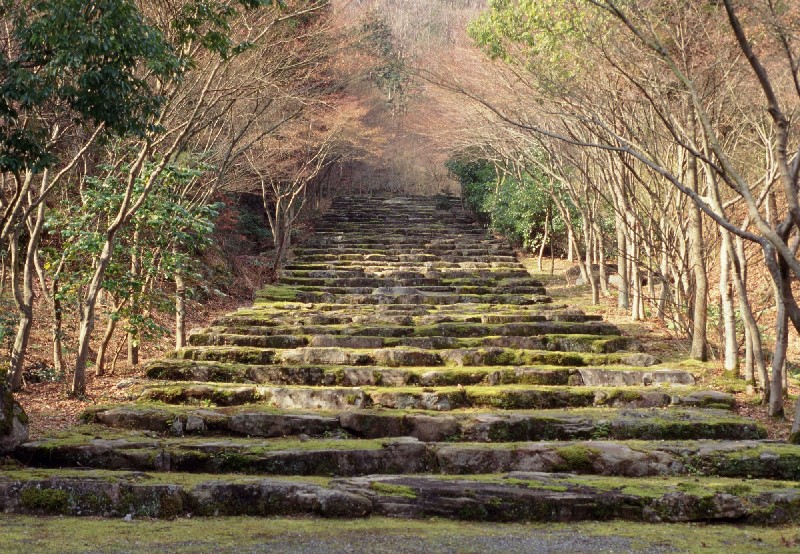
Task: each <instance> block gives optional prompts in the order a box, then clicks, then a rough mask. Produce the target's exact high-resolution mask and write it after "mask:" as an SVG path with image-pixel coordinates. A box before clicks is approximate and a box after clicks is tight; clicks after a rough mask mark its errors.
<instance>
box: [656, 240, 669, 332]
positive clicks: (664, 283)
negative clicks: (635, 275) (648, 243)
mask: <svg viewBox="0 0 800 554" xmlns="http://www.w3.org/2000/svg"><path fill="white" fill-rule="evenodd" d="M659 270H660V272H661V295H660V296H659V298H658V315H657V317H658V319H660V320H661V321H664V319H666V316H667V299H668V298H669V260H668V257H667V252H666V250H665V251H664V252H663V253H662V254H661V265H660V267H659Z"/></svg>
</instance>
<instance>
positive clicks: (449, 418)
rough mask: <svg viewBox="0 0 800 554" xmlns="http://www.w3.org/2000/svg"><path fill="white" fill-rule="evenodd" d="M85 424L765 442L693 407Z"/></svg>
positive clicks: (478, 437) (749, 428)
mask: <svg viewBox="0 0 800 554" xmlns="http://www.w3.org/2000/svg"><path fill="white" fill-rule="evenodd" d="M84 419H86V420H87V421H92V422H97V423H101V424H103V425H107V426H109V427H115V428H123V429H142V430H147V431H154V432H163V433H166V432H170V433H174V434H177V435H183V434H184V433H186V434H190V435H203V434H208V433H212V434H225V435H245V436H253V437H265V438H271V437H283V436H288V435H300V434H305V435H308V436H312V437H321V436H331V434H335V433H337V432H339V431H343V432H346V433H347V434H349V435H351V436H354V437H359V438H370V439H371V438H388V437H404V436H410V437H415V438H418V439H419V440H422V441H428V442H437V441H445V440H447V441H457V440H461V441H468V442H519V441H523V442H525V441H541V440H583V439H585V440H598V439H616V440H631V439H639V440H684V439H685V440H690V439H721V440H748V439H763V438H766V436H767V434H766V430H765V429H764V428H763V427H761V426H760V425H759V424H757V423H756V422H755V421H753V420H752V419H749V418H743V417H739V416H736V415H733V414H731V413H730V412H728V411H726V410H713V409H703V410H700V409H690V408H666V409H662V408H650V409H644V408H638V409H634V408H630V409H616V408H581V409H573V410H539V411H520V410H513V411H512V410H507V411H485V410H484V411H482V410H473V411H468V412H450V413H441V412H433V411H415V410H405V411H401V410H381V409H369V410H346V411H336V410H333V411H323V412H311V411H307V410H306V411H303V410H279V409H275V408H271V407H269V406H266V405H263V404H262V405H244V406H232V407H228V408H207V407H205V408H204V407H197V406H186V405H176V406H170V405H165V404H159V403H148V402H139V403H135V404H125V405H120V406H107V407H102V406H101V407H95V408H92V409H90V410H88V411H87V412H86V414H85V415H84Z"/></svg>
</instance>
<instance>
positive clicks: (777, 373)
mask: <svg viewBox="0 0 800 554" xmlns="http://www.w3.org/2000/svg"><path fill="white" fill-rule="evenodd" d="M780 292H782V291H779V293H776V295H775V296H776V298H775V300H776V303H777V306H778V313H777V315H776V318H775V352H774V353H773V355H772V382H771V385H770V394H769V415H770V416H772V417H783V364H784V362H785V361H786V349H787V346H788V344H789V315H788V313H787V311H786V304H785V302H784V300H783V296H782V294H780Z"/></svg>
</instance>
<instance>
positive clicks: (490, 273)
mask: <svg viewBox="0 0 800 554" xmlns="http://www.w3.org/2000/svg"><path fill="white" fill-rule="evenodd" d="M283 274H284V275H288V276H291V277H310V278H315V279H316V278H323V279H338V278H364V277H369V278H376V279H378V278H379V279H428V277H426V275H429V274H431V270H430V269H428V268H425V267H420V268H418V269H417V270H414V271H411V270H395V269H382V268H380V267H378V268H377V269H370V268H361V269H359V268H353V267H344V268H336V267H331V266H327V265H324V264H294V263H292V264H288V265H287V266H286V267H285V268H284V270H283ZM378 274H380V275H378ZM435 274H436V275H437V276H436V277H432V278H435V279H469V280H472V279H476V280H480V279H491V280H500V279H530V275H529V274H528V272H527V271H525V270H524V269H512V270H508V269H503V270H500V269H497V270H492V269H475V270H472V269H462V268H447V267H445V268H438V269H436V271H435Z"/></svg>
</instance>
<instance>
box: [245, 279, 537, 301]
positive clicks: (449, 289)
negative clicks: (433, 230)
mask: <svg viewBox="0 0 800 554" xmlns="http://www.w3.org/2000/svg"><path fill="white" fill-rule="evenodd" d="M287 284H288V283H287ZM393 288H413V289H414V290H416V291H417V294H419V293H436V294H446V295H448V297H449V295H464V294H470V295H473V294H474V295H478V296H486V297H489V298H493V297H496V296H500V295H502V294H536V295H541V296H544V295H545V294H546V291H545V289H544V287H536V286H524V285H522V286H509V287H502V286H498V287H481V286H460V285H459V286H452V285H419V286H416V287H394V286H372V285H370V286H363V287H362V286H350V285H348V286H338V285H304V284H299V285H297V284H295V285H292V289H293V290H297V291H300V292H310V293H315V292H320V293H328V294H335V295H367V294H379V295H383V294H385V293H384V292H383V290H384V289H393ZM259 297H262V298H269V295H268V294H259ZM487 303H488V302H487Z"/></svg>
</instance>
